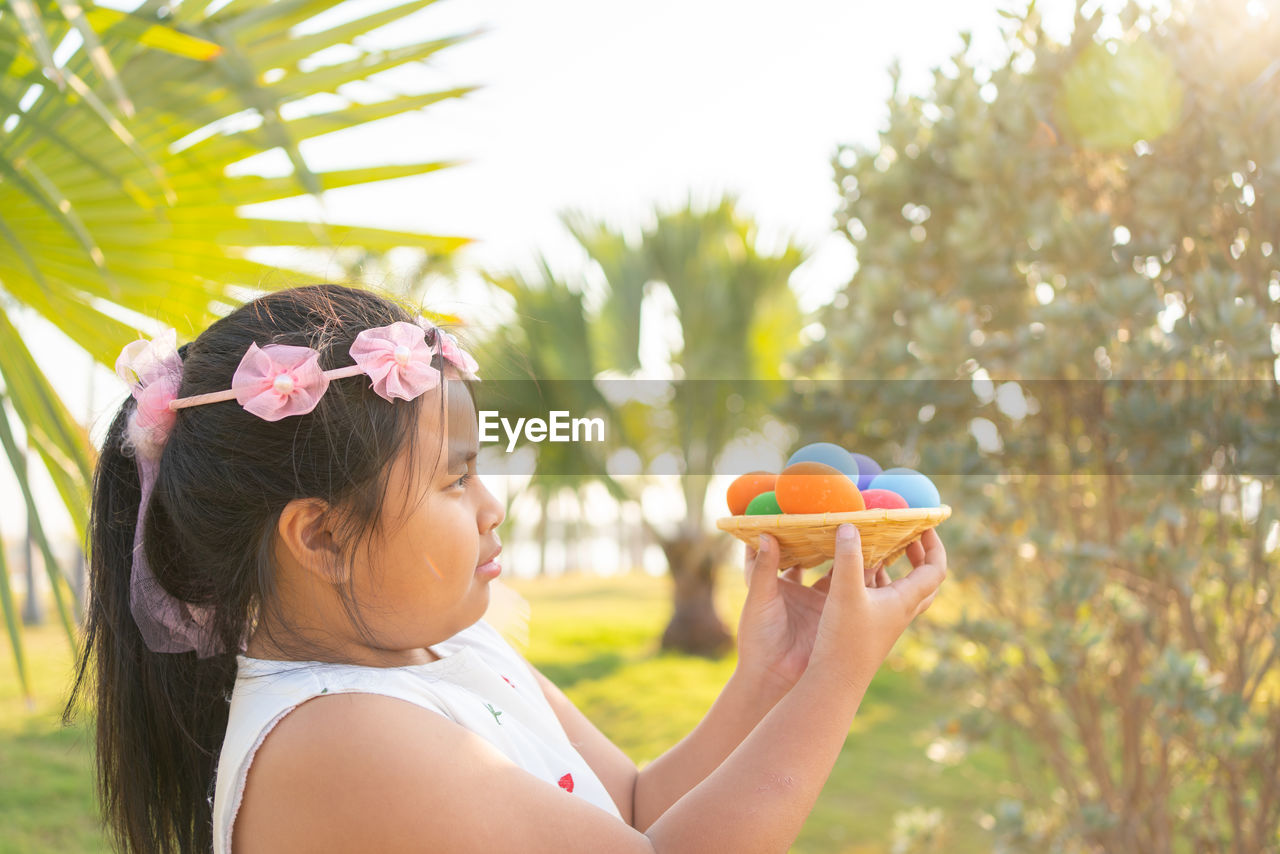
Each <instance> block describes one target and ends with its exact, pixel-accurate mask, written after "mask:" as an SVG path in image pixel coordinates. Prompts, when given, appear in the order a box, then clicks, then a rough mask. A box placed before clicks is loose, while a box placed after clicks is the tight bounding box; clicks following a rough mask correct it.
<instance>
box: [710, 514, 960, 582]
mask: <svg viewBox="0 0 1280 854" xmlns="http://www.w3.org/2000/svg"><path fill="white" fill-rule="evenodd" d="M950 515H951V508H950V507H948V506H947V505H945V504H944V505H942V506H941V507H922V508H918V509H912V508H908V509H905V510H857V511H853V512H849V513H784V514H782V515H779V516H725V517H723V518H721V519H717V520H716V527H718V528H720V529H721V530H723V531H728V532H729V533H730V534H733V535H734V536H735V537H737V538H738V539H740V540H742V541H743V542H744V543H746V544H747V545H749V546H751V547H752V548H756V547H757V544H758V543H759V540H760V532H761V531H768V532H769V534H771V535H772V536H773V537H774V538H775V539H776V540H777V541H778V547H779V549H780V552H781V554H780V559H779V561H778V567H779V568H781V569H786V568H787V567H789V566H797V565H798V566H801V567H804V568H806V569H807V568H809V567H811V566H817V565H818V564H820V563H822V562H823V561H826V560H830V559H831V558H833V557H835V553H836V552H835V550H836V528H837V527H839V526H840V525H842V524H844V523H845V522H850V523H852V524H854V525H856V526H857V528H858V533H859V534H860V535H861V536H862V564H863V566H864V567H865V568H867V569H874V568H876V567H880V566H888V565H889V564H891V563H893V562H894V561H895V560H897V558H898V557H899V556H900V555H901V554H902V553H903V552H905V551H906V550H907V546H909V545H911V543H913V542H914V541H915V540H916V539H918V538H919V537H920V535H921V534H923V533H924V532H925V531H927V530H929V529H930V528H935V527H937V526H938V525H939V524H940V523H941V522H942V521H943V520H945V519H946V518H947V517H949V516H950Z"/></svg>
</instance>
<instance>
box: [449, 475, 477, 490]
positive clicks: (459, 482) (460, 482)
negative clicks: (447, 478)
mask: <svg viewBox="0 0 1280 854" xmlns="http://www.w3.org/2000/svg"><path fill="white" fill-rule="evenodd" d="M471 476H472V475H471V472H467V473H466V474H464V475H463V476H462V477H460V478H458V479H457V480H455V481H454V482H453V483H451V484H449V485H450V486H461V487H463V488H465V487H466V485H467V484H468V483H470V482H471Z"/></svg>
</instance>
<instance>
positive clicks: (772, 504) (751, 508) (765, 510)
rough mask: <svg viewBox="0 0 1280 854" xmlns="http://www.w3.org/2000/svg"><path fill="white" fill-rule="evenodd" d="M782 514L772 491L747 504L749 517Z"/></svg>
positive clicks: (763, 493)
mask: <svg viewBox="0 0 1280 854" xmlns="http://www.w3.org/2000/svg"><path fill="white" fill-rule="evenodd" d="M837 482H839V481H838V480H837ZM780 513H782V508H781V507H779V506H778V497H777V496H776V495H774V494H773V491H772V490H770V491H769V492H762V493H760V494H759V495H757V496H756V497H755V498H753V499H751V502H750V503H749V504H747V513H746V515H748V516H777V515H779V514H780Z"/></svg>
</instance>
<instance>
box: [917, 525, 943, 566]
mask: <svg viewBox="0 0 1280 854" xmlns="http://www.w3.org/2000/svg"><path fill="white" fill-rule="evenodd" d="M920 545H922V546H923V547H924V557H925V560H926V561H927V562H928V563H931V564H933V565H934V566H936V567H938V568H939V569H941V570H942V571H943V573H946V571H947V550H946V549H945V548H944V547H943V545H942V540H941V538H939V537H938V531H937V530H936V529H935V528H930V529H929V530H927V531H925V532H924V535H923V536H922V537H920Z"/></svg>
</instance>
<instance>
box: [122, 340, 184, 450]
mask: <svg viewBox="0 0 1280 854" xmlns="http://www.w3.org/2000/svg"><path fill="white" fill-rule="evenodd" d="M177 343H178V333H177V332H176V331H175V330H173V329H165V330H164V331H162V332H161V333H160V334H159V335H157V336H156V337H155V338H153V339H151V340H150V341H141V340H139V341H132V342H130V343H129V344H127V345H126V346H125V348H124V349H123V350H121V351H120V356H119V357H118V358H117V359H116V374H117V375H118V376H119V377H120V378H121V379H122V380H124V381H125V382H126V383H128V384H129V393H130V394H132V395H133V399H134V400H135V401H137V406H136V411H135V414H134V415H133V417H132V418H130V419H129V424H128V431H129V439H130V442H131V443H132V444H133V446H134V447H135V448H136V449H138V450H139V451H141V452H142V454H143V455H144V456H146V457H158V456H159V455H160V451H161V450H162V449H163V447H164V443H165V440H166V439H167V438H168V437H169V431H170V430H172V429H173V423H174V420H175V419H176V417H177V416H176V414H175V413H174V412H173V410H171V409H170V408H169V402H170V401H172V400H176V399H177V397H178V386H179V385H180V384H181V383H182V358H181V357H180V356H179V355H178V348H177Z"/></svg>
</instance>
